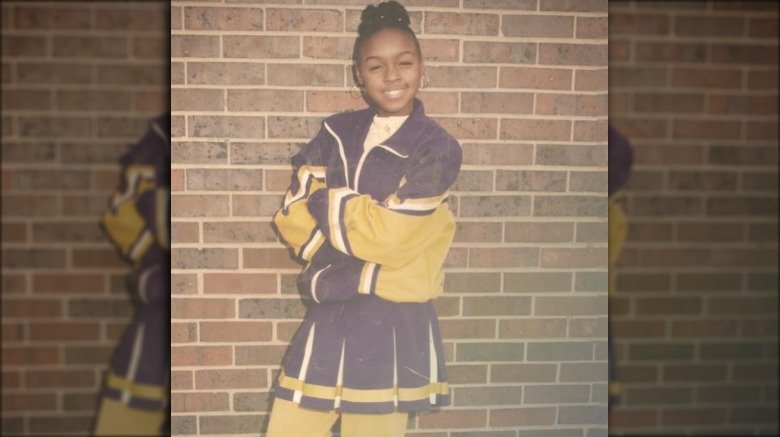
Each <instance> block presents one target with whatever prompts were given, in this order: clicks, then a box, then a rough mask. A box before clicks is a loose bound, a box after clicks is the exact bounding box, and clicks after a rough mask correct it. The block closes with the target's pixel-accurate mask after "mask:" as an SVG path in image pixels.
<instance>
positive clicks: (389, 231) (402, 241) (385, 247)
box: [308, 188, 454, 267]
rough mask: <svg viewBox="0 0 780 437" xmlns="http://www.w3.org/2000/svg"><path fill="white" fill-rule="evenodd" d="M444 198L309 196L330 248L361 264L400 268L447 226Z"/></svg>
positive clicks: (345, 192) (348, 193)
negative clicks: (382, 200) (383, 199)
mask: <svg viewBox="0 0 780 437" xmlns="http://www.w3.org/2000/svg"><path fill="white" fill-rule="evenodd" d="M445 198H446V196H438V197H436V198H428V199H414V200H407V201H406V202H403V203H398V202H397V200H393V199H395V196H391V197H390V198H389V199H388V201H386V202H385V203H384V204H380V203H377V202H376V201H374V200H373V199H372V198H371V197H370V196H368V195H361V194H358V193H357V192H355V191H353V190H351V189H350V188H335V189H330V190H322V191H320V192H317V193H314V194H313V195H312V197H311V198H310V200H309V202H308V205H309V210H310V211H314V216H315V218H316V219H317V222H318V223H319V224H320V230H322V232H323V234H325V237H327V238H328V239H329V241H330V243H331V244H332V245H333V247H334V248H335V249H337V250H339V251H340V252H343V253H345V254H347V255H351V256H354V257H356V258H359V259H362V260H364V261H368V262H372V263H376V264H381V265H386V266H388V267H401V266H403V265H405V264H407V263H409V262H410V261H412V260H414V259H415V258H417V257H418V256H419V254H420V253H421V252H422V251H424V250H426V249H427V248H428V247H429V246H430V245H431V243H433V242H434V241H436V240H437V239H438V238H439V237H440V235H441V233H442V231H443V230H445V229H447V228H449V227H452V226H453V225H452V224H453V223H454V217H453V216H452V213H451V212H450V210H449V208H448V207H447V205H446V204H445V203H443V201H444V199H445Z"/></svg>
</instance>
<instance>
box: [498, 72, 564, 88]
mask: <svg viewBox="0 0 780 437" xmlns="http://www.w3.org/2000/svg"><path fill="white" fill-rule="evenodd" d="M571 84H572V70H570V69H564V68H531V67H505V66H502V67H501V70H500V79H499V84H498V85H499V86H500V87H501V88H530V89H543V90H567V91H568V90H570V89H571Z"/></svg>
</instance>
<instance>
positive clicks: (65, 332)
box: [30, 321, 100, 342]
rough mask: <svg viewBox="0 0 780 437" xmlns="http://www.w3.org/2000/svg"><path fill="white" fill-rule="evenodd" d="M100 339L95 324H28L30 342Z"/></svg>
mask: <svg viewBox="0 0 780 437" xmlns="http://www.w3.org/2000/svg"><path fill="white" fill-rule="evenodd" d="M99 337H100V329H99V324H98V323H97V322H70V321H60V322H47V323H44V322H38V323H30V340H32V341H58V342H65V341H84V340H97V339H98V338H99Z"/></svg>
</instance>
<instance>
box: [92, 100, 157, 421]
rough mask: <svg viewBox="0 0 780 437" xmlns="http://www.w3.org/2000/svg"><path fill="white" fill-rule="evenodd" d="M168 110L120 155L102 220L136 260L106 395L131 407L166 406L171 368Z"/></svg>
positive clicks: (120, 247) (117, 243)
mask: <svg viewBox="0 0 780 437" xmlns="http://www.w3.org/2000/svg"><path fill="white" fill-rule="evenodd" d="M170 133H171V119H170V115H167V114H166V115H163V116H161V117H159V118H157V119H155V120H154V121H152V123H151V125H150V128H149V130H148V131H147V132H146V134H145V135H144V137H143V138H141V140H140V141H139V142H138V143H136V144H135V145H134V146H133V147H132V148H131V149H130V150H129V151H128V152H127V153H126V154H124V155H123V156H122V158H121V161H120V162H121V165H122V169H121V175H120V181H119V186H118V187H117V190H116V192H115V193H114V195H113V196H112V198H111V201H110V205H109V208H108V209H107V210H106V212H105V213H104V214H103V217H102V218H101V225H102V226H103V230H104V231H105V232H106V234H107V235H108V237H109V238H110V239H111V241H112V243H114V245H115V246H116V248H117V250H118V251H119V253H120V254H121V255H122V256H123V257H124V258H125V259H126V260H127V261H128V262H130V263H132V265H133V269H132V271H131V272H130V275H129V277H128V281H127V283H128V284H127V288H128V291H129V292H130V296H131V299H132V302H133V304H134V306H135V308H136V312H135V316H134V317H133V320H132V322H131V323H130V325H129V326H128V327H127V329H126V330H125V332H124V333H123V334H122V338H121V339H120V341H119V345H118V346H117V347H116V349H115V350H114V355H113V357H112V358H111V366H110V370H109V372H108V374H107V375H106V380H105V384H104V387H103V396H106V397H110V398H113V399H117V400H120V401H122V402H124V403H125V404H127V405H130V406H131V407H134V408H142V409H148V410H161V409H165V408H166V407H167V405H168V392H169V391H170V390H169V388H168V385H169V380H168V376H169V372H170V371H169V369H170V364H169V361H170V343H169V338H170V334H169V330H170V273H169V272H170V240H169V226H170V225H169V216H170V213H169V210H170V186H171V185H170Z"/></svg>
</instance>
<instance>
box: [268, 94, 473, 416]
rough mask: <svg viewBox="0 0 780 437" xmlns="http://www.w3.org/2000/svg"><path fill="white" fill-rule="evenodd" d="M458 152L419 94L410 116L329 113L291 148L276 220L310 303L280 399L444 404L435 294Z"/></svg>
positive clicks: (349, 406)
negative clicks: (288, 178) (300, 265)
mask: <svg viewBox="0 0 780 437" xmlns="http://www.w3.org/2000/svg"><path fill="white" fill-rule="evenodd" d="M461 156H462V155H461V148H460V144H458V142H457V141H456V140H455V139H454V138H452V136H450V135H449V134H448V133H447V132H446V131H444V129H442V128H441V127H440V126H438V124H436V123H435V122H434V121H433V120H431V119H430V118H429V117H427V116H426V115H425V112H424V108H423V105H422V102H420V101H419V100H417V99H415V101H414V105H413V110H412V112H411V114H410V115H408V116H406V117H377V116H376V109H374V108H368V109H364V110H361V111H355V112H350V113H342V114H336V115H334V116H331V117H329V118H327V119H326V120H325V121H324V122H323V125H322V129H321V130H320V132H319V134H318V135H317V136H316V137H315V138H314V139H313V140H312V141H311V142H309V143H308V144H307V145H306V146H305V147H304V148H303V149H302V150H301V151H300V152H299V153H298V154H297V155H296V156H295V157H293V160H292V161H293V177H292V183H291V186H290V189H289V191H288V192H287V194H286V195H285V200H284V205H283V207H282V209H281V210H280V211H279V212H278V213H277V214H276V215H275V216H274V224H275V225H276V227H277V229H278V231H279V234H280V236H281V238H282V240H283V241H284V242H286V243H287V244H288V245H289V246H290V248H291V249H292V250H293V252H294V253H295V254H296V255H297V256H298V257H300V258H301V259H303V260H304V261H305V262H307V265H306V268H305V269H304V271H303V272H302V274H301V276H300V278H299V282H298V285H299V289H300V290H301V292H302V293H303V294H304V295H308V296H310V297H311V298H312V299H313V300H314V302H315V304H314V305H312V306H311V308H310V309H309V311H308V313H307V315H306V317H305V319H304V321H303V323H302V325H301V327H300V328H299V330H298V332H297V333H296V334H295V336H294V337H293V339H292V341H291V343H290V346H289V349H288V351H287V354H286V355H285V357H284V360H283V363H282V369H281V371H280V374H279V378H278V380H277V381H276V384H275V387H274V388H275V396H276V398H277V399H283V400H286V401H290V402H292V403H294V404H297V405H299V406H300V407H302V408H304V409H311V410H321V411H336V412H338V413H356V414H388V413H393V412H409V411H419V410H426V409H430V408H432V407H440V406H443V405H448V404H449V402H450V396H449V392H448V388H447V383H446V371H445V366H444V353H443V348H442V341H441V334H440V332H439V325H438V319H437V317H436V312H435V310H434V306H433V302H432V299H433V298H435V297H437V296H438V295H440V294H441V293H442V291H443V279H444V277H443V274H442V271H441V268H442V265H443V263H444V260H445V258H446V255H447V251H448V249H449V246H450V244H451V242H452V238H453V236H454V232H455V224H454V217H453V215H452V213H451V212H450V211H449V209H448V207H447V205H446V198H447V190H448V189H449V188H450V186H451V185H452V184H453V183H454V181H455V178H456V177H457V174H458V172H459V170H460V165H461V160H462V158H461Z"/></svg>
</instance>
